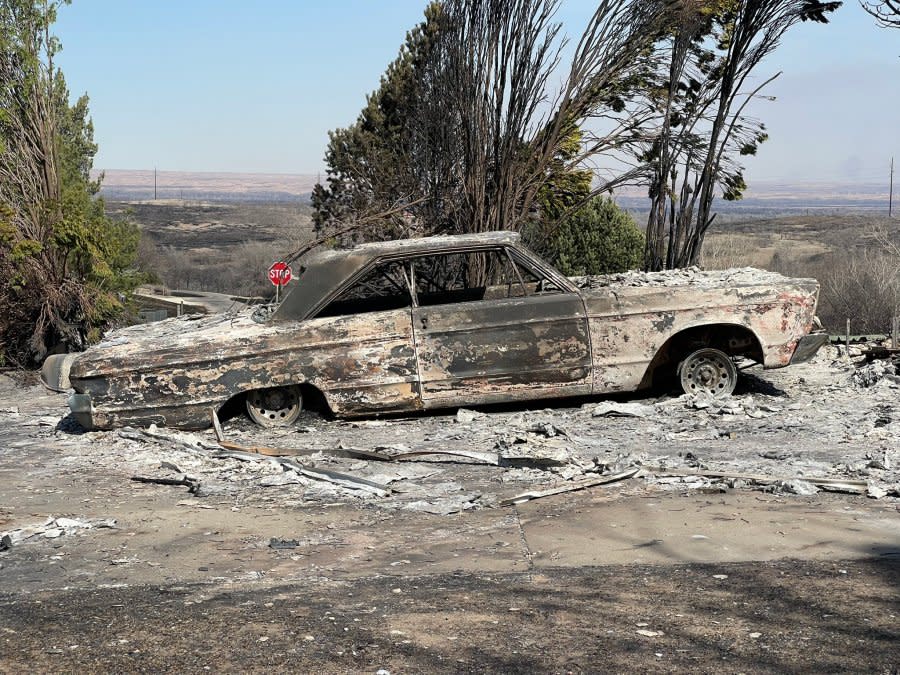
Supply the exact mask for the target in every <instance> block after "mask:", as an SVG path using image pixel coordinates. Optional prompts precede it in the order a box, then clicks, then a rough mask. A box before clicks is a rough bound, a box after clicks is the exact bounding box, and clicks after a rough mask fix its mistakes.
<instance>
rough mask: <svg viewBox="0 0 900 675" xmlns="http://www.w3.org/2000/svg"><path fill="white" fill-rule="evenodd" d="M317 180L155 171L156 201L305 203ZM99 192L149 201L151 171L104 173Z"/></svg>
mask: <svg viewBox="0 0 900 675" xmlns="http://www.w3.org/2000/svg"><path fill="white" fill-rule="evenodd" d="M97 173H99V172H95V175H96V174H97ZM317 180H318V177H317V176H316V175H315V174H283V173H223V172H186V171H158V172H156V194H155V197H156V199H179V200H185V199H189V200H205V201H227V202H259V201H265V202H273V201H278V202H284V201H286V202H293V201H308V200H309V194H310V193H311V192H312V189H313V187H314V186H315V184H316V181H317ZM101 191H102V194H103V196H104V197H106V198H108V199H113V200H123V201H149V200H152V199H154V176H153V170H152V169H149V170H123V169H107V170H105V171H104V178H103V186H102V190H101Z"/></svg>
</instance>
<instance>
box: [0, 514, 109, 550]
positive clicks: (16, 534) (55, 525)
mask: <svg viewBox="0 0 900 675" xmlns="http://www.w3.org/2000/svg"><path fill="white" fill-rule="evenodd" d="M114 527H116V521H115V520H114V519H112V518H66V517H59V518H56V517H54V516H50V517H49V518H47V519H46V520H44V521H43V522H41V523H37V524H35V525H28V526H26V527H19V528H16V529H14V530H9V531H8V532H3V533H0V551H5V550H7V549H9V548H11V547H12V546H14V545H16V544H18V543H20V542H22V541H24V540H26V539H31V538H32V537H40V538H43V539H56V538H58V537H62V536H64V535H73V534H78V533H80V532H84V531H86V530H94V529H101V528H114Z"/></svg>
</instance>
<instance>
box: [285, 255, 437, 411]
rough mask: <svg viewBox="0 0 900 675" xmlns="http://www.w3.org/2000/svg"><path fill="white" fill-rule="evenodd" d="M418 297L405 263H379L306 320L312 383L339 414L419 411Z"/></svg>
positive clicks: (304, 323)
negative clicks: (414, 297) (415, 333)
mask: <svg viewBox="0 0 900 675" xmlns="http://www.w3.org/2000/svg"><path fill="white" fill-rule="evenodd" d="M411 307H412V300H411V294H410V292H409V284H408V281H407V279H406V272H405V271H404V268H403V265H402V263H398V262H392V261H385V262H378V263H377V264H375V265H373V266H370V267H369V268H368V269H366V270H364V272H363V273H362V274H360V275H359V277H358V278H357V279H355V280H352V281H351V283H349V284H348V286H347V288H345V289H343V290H342V291H341V293H339V294H338V295H337V296H336V297H335V298H334V299H333V300H332V301H331V302H330V303H329V304H328V305H326V306H325V307H324V308H323V309H322V310H321V311H320V312H318V313H317V315H316V317H315V318H313V319H309V320H307V321H304V322H302V330H303V332H304V336H306V335H309V336H313V337H310V338H306V339H304V340H303V342H304V343H305V345H306V346H305V349H304V350H303V351H304V353H307V352H308V353H309V354H310V359H311V363H310V364H309V368H310V370H311V376H310V381H311V382H312V384H314V385H315V386H316V387H317V388H318V389H319V390H320V391H322V392H323V393H324V395H325V397H326V399H327V400H328V404H329V406H330V407H331V410H332V411H333V412H334V413H335V414H339V415H360V414H371V413H382V412H398V411H409V410H417V409H420V408H421V407H422V402H421V397H420V395H419V376H418V359H417V355H416V351H415V347H414V337H413V330H412V314H411V311H412V310H411Z"/></svg>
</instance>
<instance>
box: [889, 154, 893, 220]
mask: <svg viewBox="0 0 900 675" xmlns="http://www.w3.org/2000/svg"><path fill="white" fill-rule="evenodd" d="M893 211H894V158H893V157H891V187H890V188H888V218H890V217H891V216H892V214H893Z"/></svg>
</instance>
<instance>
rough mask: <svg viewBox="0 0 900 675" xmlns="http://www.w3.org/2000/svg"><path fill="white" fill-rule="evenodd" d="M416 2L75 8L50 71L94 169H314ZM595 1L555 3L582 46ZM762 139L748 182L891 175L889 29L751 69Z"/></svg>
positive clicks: (894, 41) (864, 26) (803, 46)
mask: <svg viewBox="0 0 900 675" xmlns="http://www.w3.org/2000/svg"><path fill="white" fill-rule="evenodd" d="M425 5H426V0H381V1H378V0H330V1H329V2H321V1H319V0H264V1H262V2H246V1H245V0H190V1H188V2H185V1H184V0H153V1H152V2H151V1H149V0H143V1H138V0H75V2H74V3H73V4H72V5H71V6H68V7H64V8H62V9H61V11H60V17H59V21H58V23H57V25H56V33H57V35H58V36H59V38H60V39H61V40H62V43H63V53H62V54H61V55H60V57H59V63H60V64H61V65H62V68H63V71H64V72H65V74H66V78H67V80H68V83H69V87H70V89H71V92H72V95H73V96H77V95H79V94H81V93H84V92H87V93H88V94H89V95H90V98H91V111H92V114H93V119H94V125H95V129H96V131H95V140H97V142H98V143H99V144H100V152H99V153H98V155H97V159H96V162H95V166H96V167H97V168H101V169H149V168H153V167H154V166H156V167H158V168H159V169H161V170H172V171H237V172H278V173H316V172H318V171H324V162H323V159H322V157H323V154H324V149H325V144H326V143H327V139H328V136H327V132H328V130H329V129H333V128H335V127H340V126H346V125H348V124H349V123H351V122H352V121H353V120H354V119H355V118H356V116H357V114H358V113H359V110H360V108H361V107H362V105H363V103H364V101H365V95H366V93H368V92H370V91H371V90H373V89H374V88H376V87H377V86H378V79H379V76H380V75H381V74H382V73H383V72H384V69H385V67H386V66H387V64H388V63H389V62H390V61H391V60H392V59H393V58H394V57H395V56H396V55H397V51H398V49H399V47H400V45H401V43H402V42H403V39H404V36H405V33H406V31H407V30H408V29H409V28H411V27H412V26H413V25H415V24H416V23H418V22H419V21H420V20H421V18H422V10H423V8H424V7H425ZM593 7H594V5H593V4H592V3H591V2H589V1H587V0H563V3H562V9H561V11H560V12H559V14H558V18H559V19H560V20H561V21H562V22H563V24H564V30H565V31H566V33H567V34H569V35H571V36H573V37H575V36H577V35H579V34H580V32H581V30H582V29H583V27H584V25H585V23H586V21H587V18H588V16H589V15H590V13H591V12H592V11H593ZM779 70H781V71H784V74H783V75H782V76H781V78H779V79H778V80H776V81H775V82H774V83H773V84H772V85H770V87H769V88H768V89H767V91H766V93H768V94H770V95H774V96H777V98H778V100H777V101H775V102H771V103H769V102H760V103H757V104H755V105H754V109H753V110H754V113H755V114H756V115H757V116H758V117H760V118H761V119H762V120H763V121H764V122H765V123H766V125H767V126H768V128H769V133H770V137H771V138H770V140H769V141H768V142H767V143H765V144H764V145H763V146H762V147H761V148H760V151H759V155H758V156H757V157H754V158H749V159H748V161H747V166H748V169H749V170H748V176H749V177H750V178H752V179H756V180H768V179H773V180H780V179H786V180H791V181H797V180H816V181H818V180H827V181H831V180H835V181H845V180H859V181H870V180H883V179H884V178H885V177H886V175H887V170H888V164H889V162H890V157H891V155H892V154H893V155H894V156H895V157H896V158H897V162H898V164H900V30H888V29H884V28H878V27H877V26H876V25H875V22H874V20H872V19H871V18H870V17H869V16H868V15H867V14H865V13H864V12H863V11H862V10H861V9H860V8H859V6H858V5H857V4H856V1H855V0H849V1H848V2H845V5H844V7H842V8H841V9H840V10H838V12H837V13H836V14H835V15H834V18H833V20H832V22H831V23H830V24H828V25H826V26H822V25H820V24H801V25H799V26H797V27H795V28H794V29H793V31H792V32H791V33H789V34H788V35H787V36H786V38H785V40H784V42H783V44H782V46H781V48H780V49H779V51H778V52H776V53H775V54H774V55H773V56H771V57H770V59H769V61H768V62H766V63H764V64H763V65H762V66H761V67H760V69H759V70H758V71H757V75H758V77H759V78H760V81H761V80H762V79H764V78H765V77H768V76H769V75H771V74H773V73H775V72H777V71H779Z"/></svg>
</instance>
